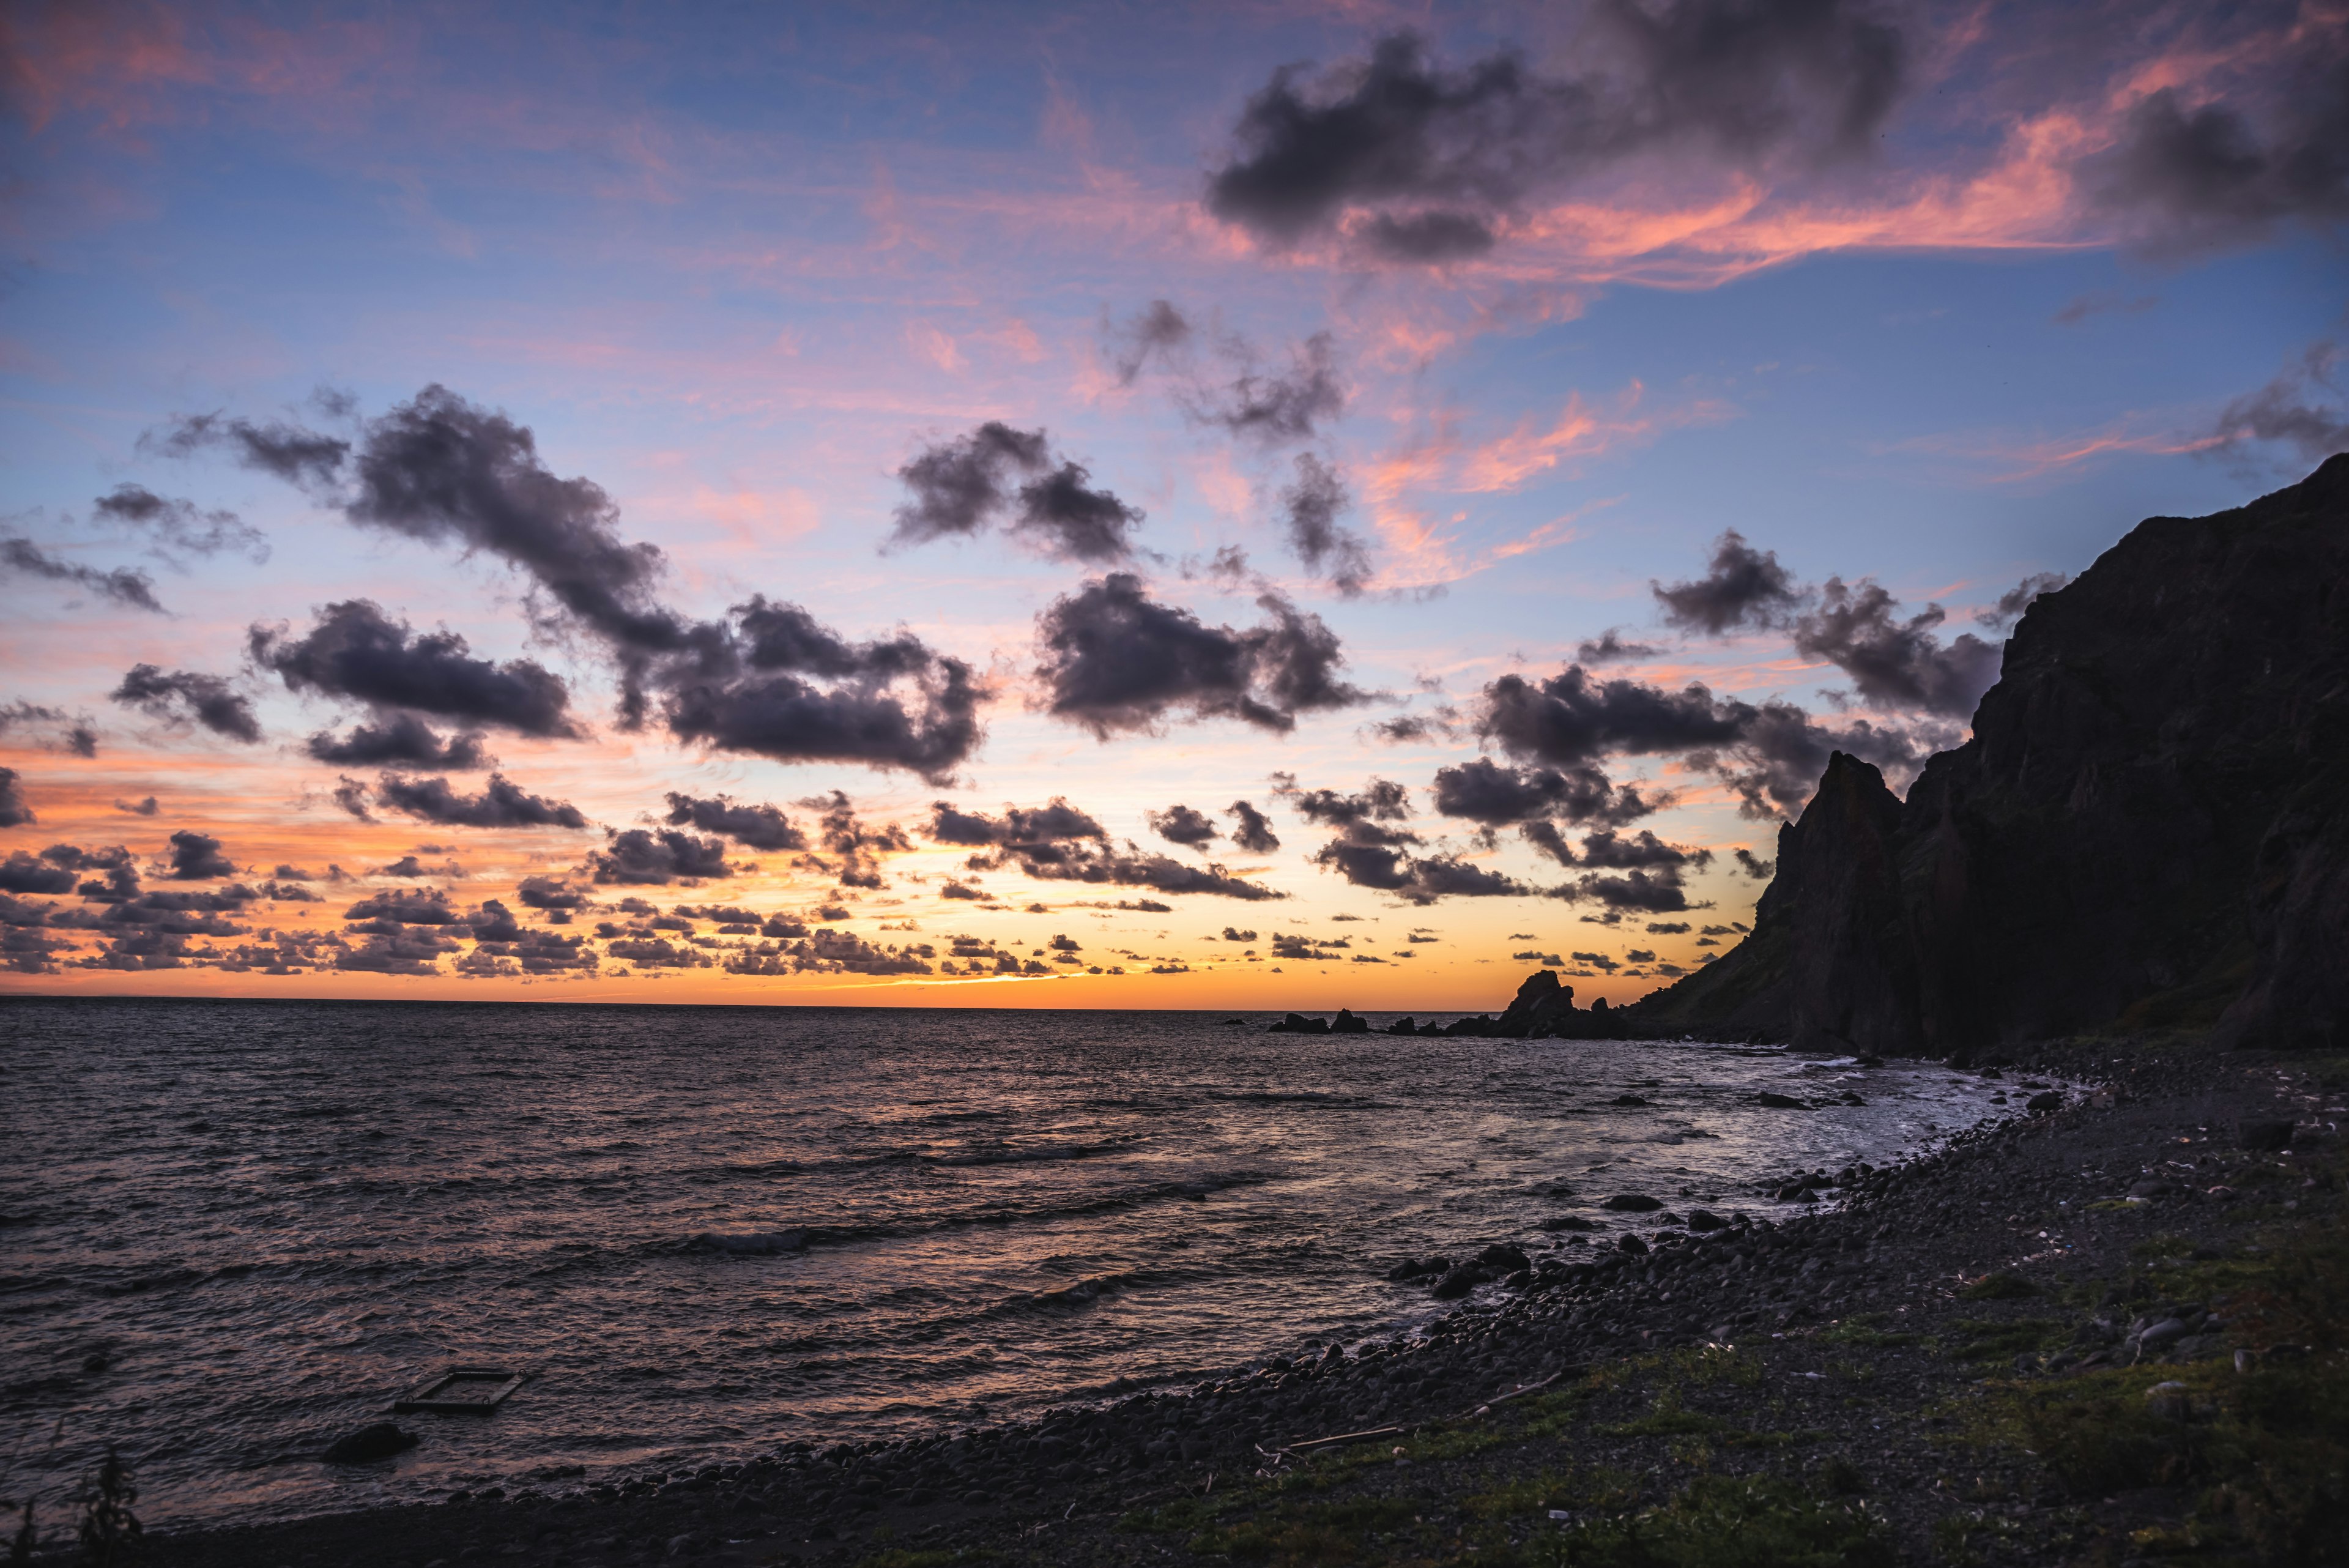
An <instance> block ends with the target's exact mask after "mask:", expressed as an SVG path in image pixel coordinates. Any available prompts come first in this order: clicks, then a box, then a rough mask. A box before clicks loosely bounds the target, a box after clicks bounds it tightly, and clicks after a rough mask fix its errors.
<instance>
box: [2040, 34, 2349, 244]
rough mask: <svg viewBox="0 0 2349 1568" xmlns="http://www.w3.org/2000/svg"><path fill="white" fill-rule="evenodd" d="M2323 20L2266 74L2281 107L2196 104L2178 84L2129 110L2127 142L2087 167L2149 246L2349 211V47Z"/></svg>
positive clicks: (2233, 237) (2236, 238)
mask: <svg viewBox="0 0 2349 1568" xmlns="http://www.w3.org/2000/svg"><path fill="white" fill-rule="evenodd" d="M2327 31H2331V30H2327V29H2320V30H2319V34H2318V35H2317V36H2312V37H2311V39H2310V40H2309V44H2308V45H2305V46H2303V47H2301V48H2300V49H2298V50H2296V51H2295V54H2296V56H2297V57H2295V58H2291V59H2285V60H2281V61H2278V62H2277V63H2276V65H2275V66H2274V67H2273V68H2271V69H2269V70H2265V71H2262V72H2261V79H2262V83H2263V85H2266V86H2269V87H2270V88H2273V87H2274V86H2276V85H2277V84H2278V83H2279V81H2280V82H2281V83H2282V88H2283V90H2282V91H2274V92H2271V103H2272V105H2273V109H2272V111H2271V113H2269V114H2267V115H2266V116H2265V117H2264V118H2265V119H2266V120H2267V123H2266V124H2265V125H2263V126H2262V125H2258V124H2254V123H2253V119H2252V117H2251V113H2249V112H2247V111H2246V109H2245V108H2244V107H2240V106H2238V105H2235V104H2230V103H2227V102H2223V101H2212V102H2206V103H2201V104H2195V103H2193V102H2192V101H2191V100H2190V99H2189V98H2188V97H2187V96H2186V95H2185V94H2184V93H2182V92H2180V91H2179V89H2178V88H2160V89H2159V90H2158V91H2156V92H2151V93H2148V94H2147V95H2146V96H2145V97H2144V98H2142V99H2138V100H2137V103H2136V104H2135V105H2134V106H2132V107H2131V109H2129V111H2128V114H2127V117H2126V119H2125V120H2124V123H2123V126H2122V130H2121V134H2120V137H2119V139H2118V140H2117V141H2116V142H2115V144H2114V145H2113V146H2112V147H2111V148H2110V149H2109V150H2107V151H2103V152H2101V153H2098V154H2096V155H2095V156H2094V157H2092V158H2090V159H2088V160H2087V161H2085V162H2084V163H2083V164H2082V165H2081V167H2080V169H2079V171H2078V172H2079V174H2080V177H2081V179H2082V180H2083V182H2085V185H2086V186H2087V188H2088V190H2089V191H2090V192H2092V194H2093V195H2094V196H2095V199H2096V200H2097V201H2099V202H2102V203H2103V204H2104V206H2105V207H2106V209H2107V210H2109V211H2112V212H2114V213H2117V214H2119V215H2121V216H2122V218H2123V220H2124V221H2125V222H2128V223H2131V224H2132V225H2133V226H2134V227H2135V228H2136V230H2137V234H2138V236H2139V238H2140V239H2141V240H2142V241H2143V242H2144V243H2145V244H2147V246H2148V248H2150V249H2153V250H2155V251H2158V252H2168V253H2172V254H2177V253H2183V252H2192V251H2203V250H2213V249H2220V248H2230V247H2234V246H2239V245H2243V244H2251V243H2254V242H2256V241H2258V240H2259V239H2261V238H2262V237H2263V236H2265V235H2266V234H2268V233H2269V232H2270V231H2271V230H2272V229H2273V228H2274V227H2275V226H2276V225H2277V224H2279V223H2286V222H2290V221H2293V220H2299V221H2302V222H2305V223H2311V224H2313V225H2315V226H2317V227H2320V228H2325V227H2330V226H2332V225H2334V224H2337V223H2340V222H2341V221H2342V220H2343V219H2344V218H2349V48H2345V47H2344V46H2343V45H2342V43H2341V41H2340V39H2339V37H2338V36H2337V31H2334V32H2333V36H2323V34H2324V33H2325V32H2327Z"/></svg>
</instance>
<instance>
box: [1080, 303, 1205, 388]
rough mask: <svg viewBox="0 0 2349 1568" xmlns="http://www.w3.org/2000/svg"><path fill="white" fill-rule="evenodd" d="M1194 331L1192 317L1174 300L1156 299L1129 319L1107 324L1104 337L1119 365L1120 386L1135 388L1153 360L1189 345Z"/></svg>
mask: <svg viewBox="0 0 2349 1568" xmlns="http://www.w3.org/2000/svg"><path fill="white" fill-rule="evenodd" d="M1193 334H1194V328H1193V327H1192V326H1191V322H1190V319H1189V317H1185V315H1184V314H1183V313H1182V312H1181V311H1180V310H1178V309H1176V308H1175V307H1174V305H1173V304H1172V303H1171V302H1170V301H1167V300H1164V299H1154V300H1152V301H1151V302H1150V303H1149V304H1148V305H1147V306H1143V308H1142V309H1141V310H1140V311H1138V312H1136V313H1135V314H1134V315H1133V317H1130V318H1129V319H1127V320H1124V321H1121V322H1117V323H1115V324H1113V325H1105V326H1104V327H1103V328H1102V337H1103V338H1104V339H1105V340H1106V342H1107V344H1108V346H1109V350H1110V360H1111V363H1112V364H1114V365H1115V366H1116V367H1117V379H1118V385H1120V386H1122V387H1131V386H1132V385H1133V383H1134V381H1135V380H1136V379H1139V378H1140V376H1141V375H1142V372H1143V369H1145V368H1146V367H1147V366H1148V365H1149V363H1150V361H1151V360H1153V359H1163V358H1166V357H1167V356H1169V355H1171V354H1174V353H1177V352H1179V351H1180V350H1182V349H1183V348H1187V347H1188V346H1189V345H1190V342H1191V338H1192V337H1193Z"/></svg>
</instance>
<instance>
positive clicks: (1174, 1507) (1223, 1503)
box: [1116, 1493, 1238, 1535]
mask: <svg viewBox="0 0 2349 1568" xmlns="http://www.w3.org/2000/svg"><path fill="white" fill-rule="evenodd" d="M1237 1495H1238V1494H1237V1493H1232V1494H1227V1495H1226V1496H1223V1497H1216V1498H1202V1497H1178V1498H1176V1499H1175V1500H1174V1501H1173V1502H1168V1503H1161V1504H1160V1505H1159V1506H1158V1507H1156V1508H1138V1509H1135V1510H1134V1511H1133V1512H1131V1513H1128V1514H1124V1515H1122V1516H1121V1517H1120V1518H1119V1520H1118V1521H1117V1525H1116V1528H1117V1529H1118V1530H1119V1531H1120V1532H1123V1533H1124V1534H1127V1535H1185V1534H1189V1533H1190V1532H1193V1531H1197V1530H1204V1529H1205V1528H1206V1526H1207V1525H1208V1524H1209V1523H1210V1522H1211V1521H1214V1520H1215V1518H1216V1515H1218V1514H1220V1513H1222V1512H1224V1511H1226V1509H1228V1508H1230V1507H1231V1506H1232V1504H1233V1502H1234V1501H1235V1499H1236V1498H1237Z"/></svg>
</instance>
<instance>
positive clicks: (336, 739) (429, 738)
mask: <svg viewBox="0 0 2349 1568" xmlns="http://www.w3.org/2000/svg"><path fill="white" fill-rule="evenodd" d="M303 749H304V750H305V751H307V752H308V753H310V755H311V756H312V757H314V758H316V760H317V761H319V762H322V763H329V764H331V765H333V766H335V767H342V768H371V767H384V766H391V767H410V768H449V769H453V770H455V771H457V772H460V773H462V772H468V771H470V770H471V769H474V768H485V767H488V766H490V765H491V764H492V763H494V762H495V761H496V760H497V759H496V758H494V757H492V756H491V755H490V754H489V753H487V752H485V751H483V750H482V749H481V732H479V731H477V730H467V731H463V732H460V733H458V734H454V735H449V736H445V737H444V736H442V735H441V734H440V733H439V732H437V731H435V730H434V729H433V728H432V726H430V725H429V724H427V723H426V722H424V721H423V720H421V719H419V718H418V717H417V716H416V715H415V714H413V713H392V714H388V715H386V716H384V717H383V718H382V719H380V720H379V721H378V722H375V723H372V724H354V725H353V726H351V730H350V732H349V733H348V734H346V735H336V734H334V733H333V732H329V731H325V730H321V731H320V732H318V733H316V734H315V735H312V736H311V737H310V738H309V739H308V740H307V741H305V742H303Z"/></svg>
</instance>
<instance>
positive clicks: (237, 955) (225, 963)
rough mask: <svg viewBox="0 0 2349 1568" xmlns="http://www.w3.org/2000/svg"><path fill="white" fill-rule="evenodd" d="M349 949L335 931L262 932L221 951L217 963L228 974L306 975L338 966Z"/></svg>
mask: <svg viewBox="0 0 2349 1568" xmlns="http://www.w3.org/2000/svg"><path fill="white" fill-rule="evenodd" d="M348 950H349V944H348V943H347V942H346V941H344V940H343V939H342V937H341V936H340V935H339V934H338V933H336V932H334V931H313V930H300V931H263V932H261V933H260V935H259V938H258V940H254V941H250V942H240V943H238V944H237V945H236V946H235V947H233V948H230V949H227V950H223V951H222V953H221V954H220V957H219V960H218V962H219V967H220V968H222V969H223V970H226V971H228V972H230V973H231V974H269V975H289V974H308V973H310V972H311V971H315V970H326V969H334V968H336V967H337V966H338V965H339V964H340V963H341V961H342V956H343V954H344V953H346V952H347V951H348Z"/></svg>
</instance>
